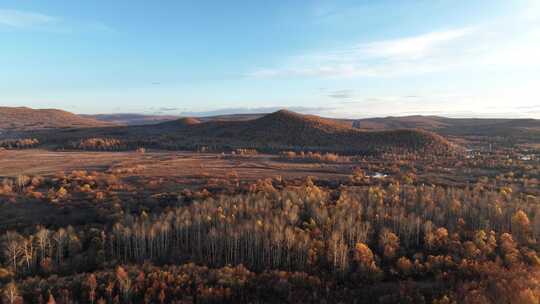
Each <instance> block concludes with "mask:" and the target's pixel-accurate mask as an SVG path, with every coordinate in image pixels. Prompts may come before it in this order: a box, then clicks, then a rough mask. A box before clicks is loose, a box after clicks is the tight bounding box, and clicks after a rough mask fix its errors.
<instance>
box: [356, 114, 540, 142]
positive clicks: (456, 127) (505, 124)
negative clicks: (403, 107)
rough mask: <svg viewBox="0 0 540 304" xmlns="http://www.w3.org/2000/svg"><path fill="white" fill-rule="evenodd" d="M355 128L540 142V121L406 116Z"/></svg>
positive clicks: (373, 120)
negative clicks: (420, 130)
mask: <svg viewBox="0 0 540 304" xmlns="http://www.w3.org/2000/svg"><path fill="white" fill-rule="evenodd" d="M353 127H355V128H358V129H364V130H390V129H396V128H399V129H424V130H428V131H433V132H437V133H438V134H442V135H447V136H481V137H492V138H495V137H505V138H511V139H513V140H523V141H526V140H533V141H540V120H538V119H491V118H447V117H440V116H419V115H417V116H404V117H384V118H367V119H359V120H356V121H355V122H354V123H353Z"/></svg>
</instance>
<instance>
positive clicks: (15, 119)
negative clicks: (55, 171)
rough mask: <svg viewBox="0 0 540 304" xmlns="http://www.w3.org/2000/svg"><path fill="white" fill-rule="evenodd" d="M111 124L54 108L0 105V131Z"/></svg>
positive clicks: (89, 126)
mask: <svg viewBox="0 0 540 304" xmlns="http://www.w3.org/2000/svg"><path fill="white" fill-rule="evenodd" d="M111 125H113V124H112V123H108V122H103V121H99V120H96V119H93V118H89V117H81V116H79V115H76V114H73V113H70V112H66V111H62V110H56V109H31V108H26V107H0V132H12V131H29V130H41V129H57V128H91V127H104V126H111Z"/></svg>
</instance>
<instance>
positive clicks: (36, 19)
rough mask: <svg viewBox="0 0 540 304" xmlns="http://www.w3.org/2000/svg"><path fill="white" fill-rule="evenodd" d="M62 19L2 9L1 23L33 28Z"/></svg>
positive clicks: (9, 25)
mask: <svg viewBox="0 0 540 304" xmlns="http://www.w3.org/2000/svg"><path fill="white" fill-rule="evenodd" d="M59 21H60V19H59V18H56V17H53V16H49V15H45V14H40V13H34V12H27V11H20V10H11V9H0V25H3V26H8V27H13V28H33V27H39V26H44V25H50V24H54V23H57V22H59Z"/></svg>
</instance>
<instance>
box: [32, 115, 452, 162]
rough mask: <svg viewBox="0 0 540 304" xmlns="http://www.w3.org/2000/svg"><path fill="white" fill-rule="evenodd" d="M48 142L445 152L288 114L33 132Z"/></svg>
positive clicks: (439, 146) (393, 135)
mask: <svg viewBox="0 0 540 304" xmlns="http://www.w3.org/2000/svg"><path fill="white" fill-rule="evenodd" d="M33 136H36V137H38V138H40V139H42V140H44V141H48V143H54V144H56V145H60V146H66V147H69V143H70V142H71V143H73V142H77V141H79V140H81V139H84V138H90V137H104V138H115V139H119V140H121V141H122V142H123V143H124V144H123V146H129V147H136V146H146V147H155V148H165V149H187V150H193V149H198V148H200V147H208V148H209V149H210V150H216V151H220V150H230V149H236V148H255V149H258V150H261V151H273V152H276V151H282V150H311V151H321V152H322V151H328V152H340V153H375V152H383V151H390V150H392V151H397V150H399V151H446V150H448V149H450V148H451V146H452V145H451V144H449V143H448V142H447V141H446V140H445V139H444V138H442V137H441V136H438V135H436V134H434V133H431V132H427V131H419V130H384V131H365V130H358V129H355V128H352V127H351V126H350V125H349V124H348V123H347V122H341V121H336V120H331V119H325V118H321V117H318V116H314V115H302V114H298V113H294V112H290V111H286V110H281V111H278V112H275V113H271V114H267V115H264V116H261V117H259V118H255V119H250V120H233V121H227V120H209V121H200V120H199V119H195V118H182V119H179V120H175V121H168V122H164V123H160V124H155V125H146V126H117V127H107V128H94V129H81V130H70V131H69V132H66V131H57V132H45V133H43V132H42V133H39V132H37V133H34V134H33Z"/></svg>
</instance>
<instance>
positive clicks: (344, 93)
mask: <svg viewBox="0 0 540 304" xmlns="http://www.w3.org/2000/svg"><path fill="white" fill-rule="evenodd" d="M327 96H328V97H330V98H336V99H348V98H352V97H353V91H351V90H337V91H333V92H330V93H329V94H328V95H327Z"/></svg>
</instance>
